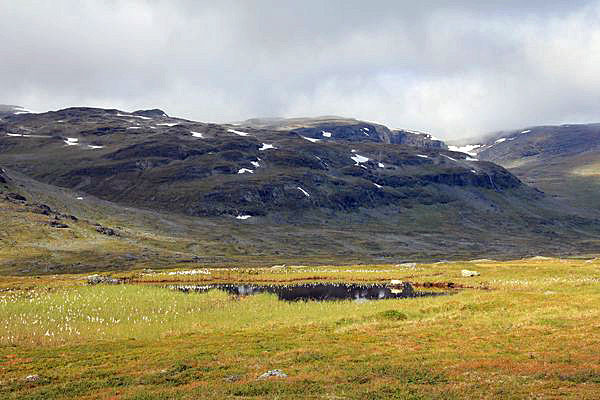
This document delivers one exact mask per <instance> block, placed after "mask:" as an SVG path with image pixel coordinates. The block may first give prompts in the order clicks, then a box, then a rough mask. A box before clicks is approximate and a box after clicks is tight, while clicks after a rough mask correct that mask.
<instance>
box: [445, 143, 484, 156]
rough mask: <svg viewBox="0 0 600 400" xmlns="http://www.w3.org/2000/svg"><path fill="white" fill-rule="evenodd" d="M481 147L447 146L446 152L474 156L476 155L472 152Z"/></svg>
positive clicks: (468, 145) (469, 145) (475, 145)
mask: <svg viewBox="0 0 600 400" xmlns="http://www.w3.org/2000/svg"><path fill="white" fill-rule="evenodd" d="M482 146H483V145H481V144H467V145H465V146H448V150H450V151H458V152H461V153H467V154H469V155H471V156H474V155H475V154H477V153H475V152H474V151H473V150H476V149H478V148H480V147H482Z"/></svg>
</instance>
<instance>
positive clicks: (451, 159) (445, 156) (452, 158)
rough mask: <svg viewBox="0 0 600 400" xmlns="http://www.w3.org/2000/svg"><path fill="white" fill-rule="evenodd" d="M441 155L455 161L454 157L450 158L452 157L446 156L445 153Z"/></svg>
mask: <svg viewBox="0 0 600 400" xmlns="http://www.w3.org/2000/svg"><path fill="white" fill-rule="evenodd" d="M441 156H442V157H446V158H447V159H449V160H452V161H457V160H456V159H454V158H452V157H450V156H447V155H445V154H441Z"/></svg>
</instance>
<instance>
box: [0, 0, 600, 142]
mask: <svg viewBox="0 0 600 400" xmlns="http://www.w3.org/2000/svg"><path fill="white" fill-rule="evenodd" d="M415 3H418V4H415ZM450 3H451V4H452V5H451V6H449V5H447V4H450ZM0 43H1V45H0V89H1V90H0V103H5V104H17V105H22V106H26V107H28V108H30V109H33V110H40V111H45V110H50V109H58V108H64V107H68V106H79V105H86V106H100V107H111V108H120V109H123V110H126V111H133V110H135V109H139V108H150V107H152V108H155V107H156V108H161V109H163V110H165V111H166V112H167V113H169V114H171V115H175V116H181V117H187V118H190V119H195V120H200V121H211V122H227V121H237V120H242V119H246V118H251V117H257V116H286V117H291V116H317V115H332V114H333V115H342V116H349V117H356V118H360V119H365V120H369V121H376V122H381V123H383V124H386V125H388V126H390V127H402V128H411V129H417V130H424V131H429V132H431V133H433V134H434V135H436V136H439V137H442V138H445V139H452V138H458V137H469V136H474V135H477V134H481V133H486V132H490V131H495V130H500V129H508V128H520V127H525V126H527V125H533V124H540V123H567V122H587V121H600V1H576V0H573V1H555V0H544V1H541V0H540V1H538V0H528V1H523V0H519V1H516V0H515V1H513V0H497V1H493V0H490V1H486V0H473V1H464V0H463V1H461V0H458V1H453V2H450V1H427V0H420V1H412V0H411V1H402V0H390V1H377V0H370V1H364V0H357V1H354V0H340V1H327V0H314V1H313V0H302V1H286V0H278V1H276V0H273V1H269V0H257V1H253V0H238V1H227V0H219V1H217V0H215V1H200V0H198V1H177V0H169V1H118V0H113V1H111V0H106V1H62V0H52V1H35V2H34V1H27V0H20V1H14V0H0Z"/></svg>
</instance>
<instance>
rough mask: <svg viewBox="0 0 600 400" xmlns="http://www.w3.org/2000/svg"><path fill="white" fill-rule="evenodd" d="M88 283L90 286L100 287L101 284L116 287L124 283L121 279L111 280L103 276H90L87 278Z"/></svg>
mask: <svg viewBox="0 0 600 400" xmlns="http://www.w3.org/2000/svg"><path fill="white" fill-rule="evenodd" d="M87 283H88V284H89V285H98V284H100V283H105V284H109V285H116V284H119V283H123V281H122V280H121V279H116V278H111V277H109V276H102V275H90V276H88V277H87Z"/></svg>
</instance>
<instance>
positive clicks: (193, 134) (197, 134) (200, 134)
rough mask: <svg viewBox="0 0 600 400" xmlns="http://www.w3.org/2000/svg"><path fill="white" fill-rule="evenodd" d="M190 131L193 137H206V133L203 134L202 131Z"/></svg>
mask: <svg viewBox="0 0 600 400" xmlns="http://www.w3.org/2000/svg"><path fill="white" fill-rule="evenodd" d="M190 133H191V134H192V136H193V137H197V138H200V139H203V138H204V135H202V133H201V132H194V131H190Z"/></svg>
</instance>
